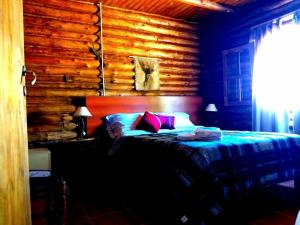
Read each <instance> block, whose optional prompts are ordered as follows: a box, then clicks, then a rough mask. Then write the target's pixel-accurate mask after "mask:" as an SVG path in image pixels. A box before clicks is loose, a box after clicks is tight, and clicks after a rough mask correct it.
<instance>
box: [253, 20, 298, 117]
mask: <svg viewBox="0 0 300 225" xmlns="http://www.w3.org/2000/svg"><path fill="white" fill-rule="evenodd" d="M253 94H254V96H255V100H256V105H257V106H258V107H261V108H262V109H266V110H272V111H287V110H293V109H299V108H300V28H299V25H295V24H288V25H285V26H282V27H281V28H279V29H275V30H274V29H273V30H272V32H268V33H267V34H266V36H265V37H264V38H263V39H262V41H261V42H260V45H259V46H258V47H257V52H256V54H255V57H254V68H253Z"/></svg>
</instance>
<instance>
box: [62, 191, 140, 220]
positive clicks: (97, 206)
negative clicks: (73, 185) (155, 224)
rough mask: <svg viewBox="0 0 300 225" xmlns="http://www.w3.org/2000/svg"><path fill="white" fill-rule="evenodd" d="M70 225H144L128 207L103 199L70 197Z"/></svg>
mask: <svg viewBox="0 0 300 225" xmlns="http://www.w3.org/2000/svg"><path fill="white" fill-rule="evenodd" d="M67 220H68V225H143V223H142V221H141V220H140V219H139V218H138V217H137V216H135V215H134V214H133V213H131V212H130V210H129V209H127V208H126V207H124V206H122V205H120V204H117V203H113V204H109V203H107V202H105V203H104V202H101V199H99V200H97V199H79V198H75V197H70V200H69V207H68V219H67Z"/></svg>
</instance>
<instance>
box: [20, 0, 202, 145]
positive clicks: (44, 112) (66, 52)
mask: <svg viewBox="0 0 300 225" xmlns="http://www.w3.org/2000/svg"><path fill="white" fill-rule="evenodd" d="M97 3H98V2H97V1H96V0H91V1H76V0H67V1H65V0H24V24H25V60H26V65H27V69H28V71H29V72H28V78H27V80H28V81H27V87H28V97H27V105H28V107H27V108H28V131H29V140H30V141H44V140H59V139H65V138H74V137H76V133H75V132H74V128H75V127H76V125H75V123H74V120H73V117H72V115H73V113H74V111H75V109H76V105H74V103H73V102H72V99H73V98H74V97H84V96H96V95H101V94H102V90H101V88H100V87H101V85H100V83H101V82H102V80H101V79H100V77H101V73H100V71H101V64H100V62H99V60H97V59H95V56H94V55H93V54H92V53H91V52H90V51H89V47H93V48H94V49H96V50H97V51H98V52H99V53H100V49H101V47H100V45H101V43H100V42H101V37H100V27H101V26H100V8H99V5H97ZM102 13H103V19H102V25H103V30H102V34H103V39H102V40H103V54H104V66H105V70H104V76H105V87H106V89H105V91H106V95H110V96H112V95H116V96H120V95H199V85H200V79H199V77H200V74H204V72H205V70H204V60H202V59H201V57H202V56H203V52H202V40H201V39H200V35H199V33H200V32H201V31H200V28H199V25H197V24H192V23H188V22H184V21H182V20H174V19H170V18H165V17H160V16H154V15H148V14H143V13H138V12H133V11H127V10H121V9H116V8H110V7H107V6H103V11H102ZM134 55H135V56H144V57H152V58H153V57H154V58H159V59H160V65H159V66H160V69H159V73H160V90H159V91H149V92H140V91H136V90H135V87H134V65H133V62H132V58H131V57H130V56H134ZM100 61H101V60H100ZM32 72H35V73H36V74H37V76H38V77H37V83H36V85H34V86H31V84H30V81H31V78H33V77H32ZM99 89H100V90H99Z"/></svg>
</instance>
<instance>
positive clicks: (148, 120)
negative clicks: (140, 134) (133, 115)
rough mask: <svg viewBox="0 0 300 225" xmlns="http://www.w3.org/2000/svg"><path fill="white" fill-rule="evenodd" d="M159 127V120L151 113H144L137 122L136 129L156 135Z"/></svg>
mask: <svg viewBox="0 0 300 225" xmlns="http://www.w3.org/2000/svg"><path fill="white" fill-rule="evenodd" d="M160 127H161V122H160V120H159V118H158V117H157V116H156V115H155V114H154V113H152V112H148V111H146V112H145V113H144V115H143V117H142V119H141V121H140V122H139V124H138V126H137V129H140V130H146V131H150V132H155V133H157V132H158V131H159V129H160Z"/></svg>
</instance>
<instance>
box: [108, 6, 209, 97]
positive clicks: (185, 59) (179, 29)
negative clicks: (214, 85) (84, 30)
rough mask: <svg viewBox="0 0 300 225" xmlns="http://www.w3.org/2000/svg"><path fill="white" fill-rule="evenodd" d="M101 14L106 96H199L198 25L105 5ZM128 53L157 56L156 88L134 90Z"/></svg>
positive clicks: (200, 67)
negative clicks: (157, 76)
mask: <svg viewBox="0 0 300 225" xmlns="http://www.w3.org/2000/svg"><path fill="white" fill-rule="evenodd" d="M102 14H103V20H102V26H103V50H104V65H105V69H104V77H105V87H106V89H105V90H106V95H110V96H113V95H199V85H200V74H201V75H202V74H203V73H204V61H203V57H202V56H203V51H202V48H203V47H202V40H201V37H200V32H201V30H200V27H199V25H197V24H192V23H187V22H184V21H181V20H173V19H170V18H165V17H160V16H154V15H149V14H143V13H138V12H133V11H128V10H120V9H117V8H112V7H108V6H103V13H102ZM130 56H143V57H151V58H158V59H159V76H160V90H159V91H136V90H135V84H134V82H135V79H134V64H133V59H132V57H130ZM201 57H202V58H201Z"/></svg>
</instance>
